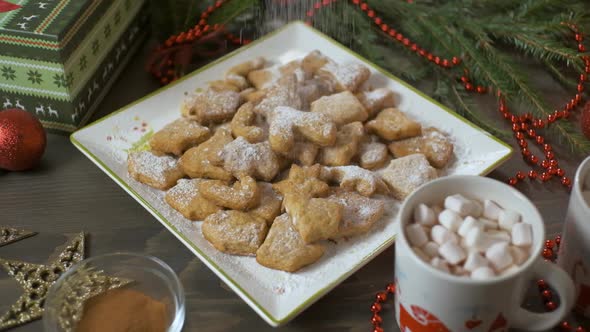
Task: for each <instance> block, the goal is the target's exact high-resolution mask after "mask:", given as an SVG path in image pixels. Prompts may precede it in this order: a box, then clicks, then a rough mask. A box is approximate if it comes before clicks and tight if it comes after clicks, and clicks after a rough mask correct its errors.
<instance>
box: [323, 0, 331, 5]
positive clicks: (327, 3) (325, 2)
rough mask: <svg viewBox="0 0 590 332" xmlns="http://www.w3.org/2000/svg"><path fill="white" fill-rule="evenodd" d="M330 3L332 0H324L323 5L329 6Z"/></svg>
mask: <svg viewBox="0 0 590 332" xmlns="http://www.w3.org/2000/svg"><path fill="white" fill-rule="evenodd" d="M329 4H330V0H324V1H322V5H324V6H327V5H329Z"/></svg>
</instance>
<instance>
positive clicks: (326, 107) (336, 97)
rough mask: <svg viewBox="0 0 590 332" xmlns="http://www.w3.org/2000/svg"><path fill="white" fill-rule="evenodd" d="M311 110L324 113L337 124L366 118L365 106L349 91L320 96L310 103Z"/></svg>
mask: <svg viewBox="0 0 590 332" xmlns="http://www.w3.org/2000/svg"><path fill="white" fill-rule="evenodd" d="M311 111H312V112H315V113H321V114H325V115H327V116H328V118H330V120H332V122H334V123H335V124H337V125H339V126H340V125H344V124H347V123H351V122H355V121H365V120H367V117H368V114H367V111H366V110H365V107H364V106H363V105H362V104H361V103H360V101H359V100H358V99H357V98H356V97H355V96H354V95H353V94H352V93H350V91H344V92H340V93H337V94H333V95H330V96H325V97H321V98H320V99H318V100H316V101H314V102H313V103H311Z"/></svg>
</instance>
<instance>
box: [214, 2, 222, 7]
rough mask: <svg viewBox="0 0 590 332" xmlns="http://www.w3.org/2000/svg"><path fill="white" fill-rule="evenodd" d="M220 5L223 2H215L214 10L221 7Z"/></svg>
mask: <svg viewBox="0 0 590 332" xmlns="http://www.w3.org/2000/svg"><path fill="white" fill-rule="evenodd" d="M221 5H223V0H218V1H216V2H215V7H216V8H219V7H221Z"/></svg>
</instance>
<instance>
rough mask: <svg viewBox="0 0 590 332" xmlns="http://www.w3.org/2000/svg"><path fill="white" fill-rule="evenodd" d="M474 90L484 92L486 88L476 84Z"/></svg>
mask: <svg viewBox="0 0 590 332" xmlns="http://www.w3.org/2000/svg"><path fill="white" fill-rule="evenodd" d="M475 90H476V91H477V93H485V92H486V88H485V87H483V86H481V85H478V86H477V88H475Z"/></svg>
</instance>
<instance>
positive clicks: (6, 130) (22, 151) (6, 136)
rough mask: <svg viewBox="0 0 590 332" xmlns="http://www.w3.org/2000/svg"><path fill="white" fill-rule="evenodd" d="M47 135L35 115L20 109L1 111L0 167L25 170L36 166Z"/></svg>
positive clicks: (41, 154) (10, 169) (43, 149)
mask: <svg viewBox="0 0 590 332" xmlns="http://www.w3.org/2000/svg"><path fill="white" fill-rule="evenodd" d="M46 143H47V135H46V134H45V130H44V129H43V126H42V125H41V122H39V120H37V118H36V117H35V116H33V115H32V114H31V113H28V112H26V111H23V110H19V109H10V110H5V111H0V168H2V169H6V170H9V171H24V170H28V169H31V168H33V167H35V166H36V165H37V164H38V163H39V160H41V156H43V152H44V151H45V145H46Z"/></svg>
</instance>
